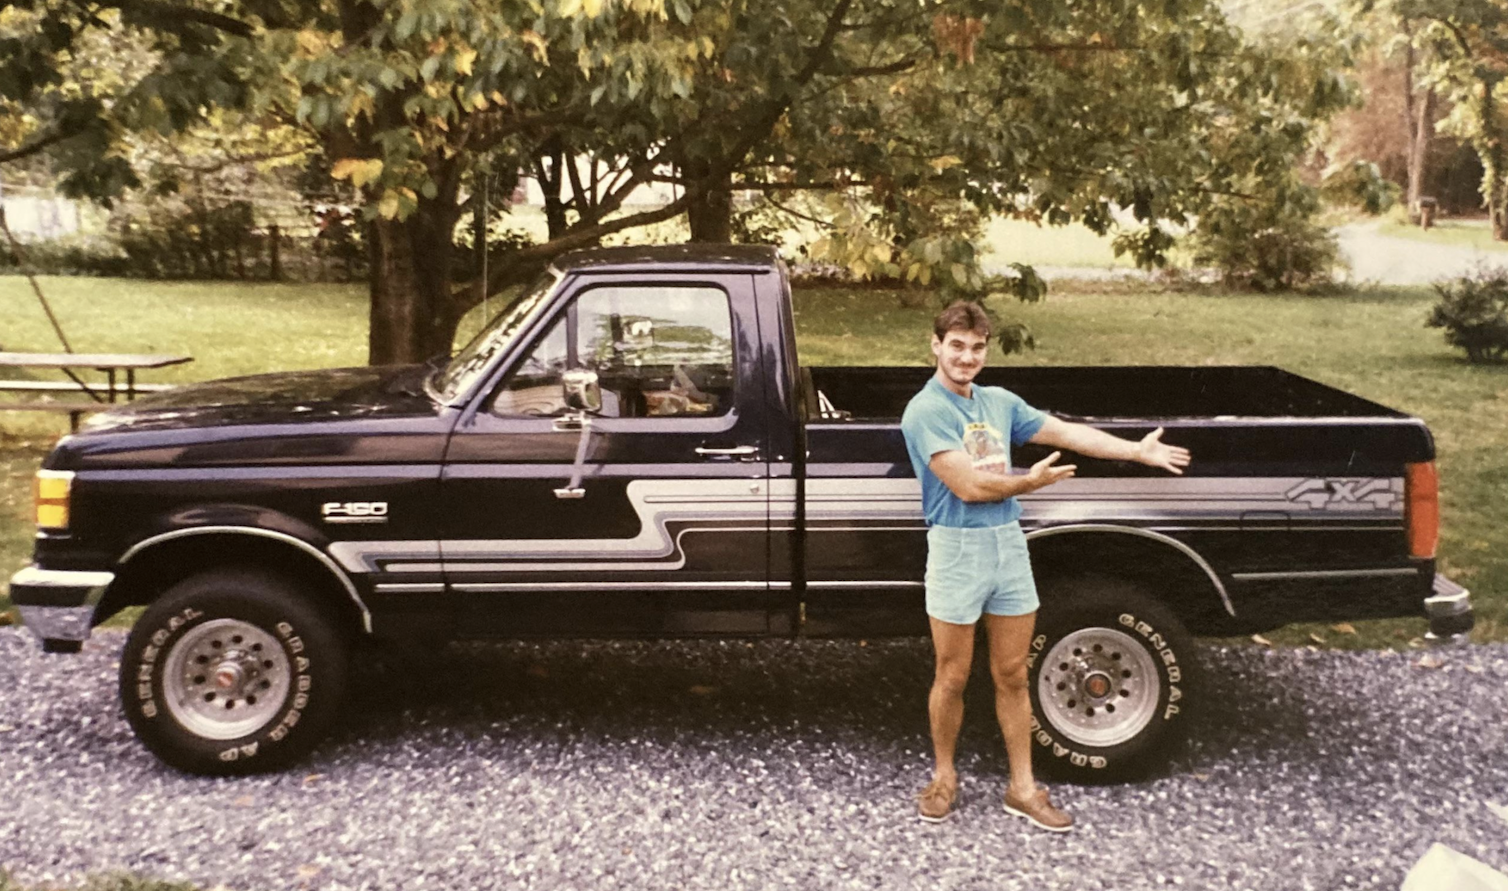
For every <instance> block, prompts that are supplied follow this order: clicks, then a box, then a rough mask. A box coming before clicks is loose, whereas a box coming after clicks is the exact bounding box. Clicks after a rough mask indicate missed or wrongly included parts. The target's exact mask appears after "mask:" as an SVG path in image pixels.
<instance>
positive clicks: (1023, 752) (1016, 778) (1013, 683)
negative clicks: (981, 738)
mask: <svg viewBox="0 0 1508 891" xmlns="http://www.w3.org/2000/svg"><path fill="white" fill-rule="evenodd" d="M1036 622H1037V614H1036V613H1028V614H1026V615H1024V616H992V615H989V614H988V613H986V614H985V616H984V629H985V633H986V634H988V635H989V641H990V677H991V678H993V679H994V681H995V717H996V718H998V719H999V721H1000V734H1001V735H1002V736H1004V737H1005V754H1006V757H1007V758H1008V759H1010V766H1011V779H1010V792H1011V794H1012V795H1013V796H1015V797H1017V798H1025V797H1026V796H1028V795H1031V794H1032V792H1034V791H1035V790H1036V788H1037V780H1036V778H1035V777H1034V776H1033V775H1032V736H1031V733H1032V729H1031V728H1032V701H1031V696H1029V695H1028V693H1027V687H1026V653H1027V648H1028V647H1029V646H1030V645H1031V639H1032V630H1033V629H1034V628H1035V627H1036Z"/></svg>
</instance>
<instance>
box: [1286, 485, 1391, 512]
mask: <svg viewBox="0 0 1508 891" xmlns="http://www.w3.org/2000/svg"><path fill="white" fill-rule="evenodd" d="M1397 483H1398V481H1396V480H1390V479H1307V480H1304V481H1303V482H1301V483H1299V484H1298V485H1297V486H1294V487H1293V488H1291V489H1289V490H1288V491H1287V492H1284V493H1283V495H1284V497H1285V498H1287V499H1288V500H1289V501H1298V502H1301V503H1303V504H1307V505H1309V507H1311V508H1313V509H1314V510H1337V511H1346V510H1355V511H1360V510H1392V509H1394V508H1396V507H1398V506H1399V502H1401V501H1402V498H1403V493H1402V492H1401V491H1400V488H1401V487H1400V486H1399V485H1397Z"/></svg>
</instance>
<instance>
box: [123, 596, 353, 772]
mask: <svg viewBox="0 0 1508 891" xmlns="http://www.w3.org/2000/svg"><path fill="white" fill-rule="evenodd" d="M346 654H347V646H346V642H345V640H344V637H343V635H342V634H341V633H340V632H339V629H338V628H337V626H336V624H335V622H333V621H332V620H331V619H330V618H329V617H327V616H326V615H325V614H324V612H323V611H322V610H320V609H319V608H318V606H317V605H316V604H314V603H313V602H311V601H310V600H309V599H308V598H307V597H305V596H303V595H301V594H300V593H299V592H298V590H297V588H296V586H295V585H294V583H293V582H292V581H290V580H289V579H286V578H284V577H282V576H279V575H275V574H272V573H267V572H264V571H260V570H255V569H219V570H213V571H210V572H205V573H202V574H200V575H196V576H192V577H190V578H188V579H185V580H184V581H182V582H179V583H178V584H176V585H174V586H173V587H172V588H170V589H169V590H168V591H167V592H166V593H164V594H163V596H162V597H161V598H159V599H158V600H157V601H156V602H154V603H153V604H152V605H151V606H149V607H148V608H147V610H146V611H145V612H144V613H143V614H142V616H141V618H140V619H138V620H137V622H136V624H135V626H134V627H133V628H132V630H131V635H130V637H129V638H128V639H127V641H126V650H125V653H124V655H123V657H122V659H121V669H120V672H121V673H120V687H121V701H122V704H123V705H124V708H125V712H126V718H127V720H128V721H129V722H130V724H131V728H132V729H133V730H134V731H135V732H136V735H137V737H138V738H139V739H141V741H142V742H143V743H144V744H145V745H146V746H147V748H148V749H150V750H151V751H152V753H153V754H155V755H156V756H157V757H158V758H160V759H162V761H164V762H165V763H167V764H169V765H171V766H173V767H176V768H178V769H179V770H184V771H188V772H190V773H198V774H208V775H225V774H236V773H248V772H252V771H257V770H267V769H272V768H276V767H281V766H283V765H285V764H287V763H289V762H290V761H292V760H294V759H296V758H298V757H300V756H302V755H304V754H305V753H307V752H308V751H309V749H311V748H313V746H314V745H315V744H316V743H317V742H319V740H320V739H321V738H322V737H323V736H324V733H325V731H326V730H327V729H328V728H329V726H330V723H331V721H332V720H333V719H334V717H335V714H336V712H337V710H338V708H339V705H340V701H341V699H342V698H343V696H344V692H345V685H346V659H347V655H346Z"/></svg>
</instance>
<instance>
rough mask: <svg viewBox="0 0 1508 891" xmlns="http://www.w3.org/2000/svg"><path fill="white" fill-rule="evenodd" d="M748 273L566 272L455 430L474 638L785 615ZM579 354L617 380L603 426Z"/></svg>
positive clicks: (445, 546)
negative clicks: (650, 276) (776, 606)
mask: <svg viewBox="0 0 1508 891" xmlns="http://www.w3.org/2000/svg"><path fill="white" fill-rule="evenodd" d="M749 279H750V276H749V275H747V274H731V273H730V274H707V275H705V276H703V275H697V276H695V277H690V278H688V277H685V275H684V274H682V275H681V276H677V277H674V279H673V280H669V281H664V282H655V281H646V279H645V276H644V275H643V274H642V273H640V274H637V275H634V276H629V275H623V274H616V275H610V274H595V275H583V276H579V277H577V278H576V279H574V280H573V281H571V282H568V283H567V286H566V289H565V292H564V294H563V298H562V304H561V306H560V307H559V308H558V309H557V310H556V313H555V317H554V319H553V321H551V322H549V323H547V324H545V325H543V326H540V328H539V329H538V330H539V331H541V332H542V333H540V334H539V335H538V336H537V337H536V338H535V339H534V342H533V343H532V344H531V345H530V346H529V348H528V349H527V350H526V351H523V352H521V353H515V355H518V356H521V358H519V359H517V360H516V361H512V362H511V367H510V368H508V369H506V370H505V371H504V372H503V373H502V374H501V375H500V376H498V377H497V378H495V380H496V383H495V384H494V385H493V386H492V388H491V389H490V391H489V392H486V393H483V394H480V396H479V397H478V398H477V399H475V400H473V402H472V404H471V405H470V406H469V407H468V409H467V410H466V412H465V413H464V414H463V415H462V418H461V420H460V422H459V423H458V425H457V427H456V429H455V432H454V434H453V435H452V437H451V441H450V446H449V449H448V451H447V455H446V461H445V467H444V470H443V475H442V481H441V503H442V506H443V515H444V520H443V522H442V541H441V555H442V560H443V563H444V569H445V575H446V581H447V584H448V586H449V588H450V590H451V591H453V592H454V593H455V594H456V595H457V597H456V601H457V603H458V605H459V607H460V613H459V616H458V620H459V621H458V631H459V633H460V634H461V635H462V636H488V635H505V636H518V635H534V634H541V635H561V634H568V635H623V634H627V635H680V634H699V633H708V634H728V633H739V634H763V633H765V632H766V631H767V628H768V612H769V609H770V608H771V604H770V603H769V597H770V587H769V580H768V562H769V557H768V550H769V517H768V477H769V465H768V456H767V454H766V442H765V434H764V429H763V428H764V425H763V423H762V421H763V419H762V417H761V416H760V414H761V413H760V406H761V405H762V404H763V392H762V391H763V380H762V377H761V373H760V362H761V357H760V351H759V336H758V328H757V322H756V320H755V315H754V308H753V296H752V289H751V286H750V282H749ZM568 371H587V372H591V373H594V374H595V375H596V380H597V383H598V386H599V387H600V393H601V408H600V410H598V411H595V412H591V413H589V414H588V417H587V421H586V426H587V428H588V429H587V430H586V431H585V434H584V435H585V441H584V443H583V430H582V429H581V428H582V426H583V425H582V424H581V422H580V420H579V418H580V413H579V412H573V410H572V408H571V407H570V406H568V405H567V404H566V397H565V394H564V392H563V378H564V377H565V375H566V373H567V372H568ZM573 377H579V375H573Z"/></svg>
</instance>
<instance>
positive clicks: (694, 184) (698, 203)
mask: <svg viewBox="0 0 1508 891" xmlns="http://www.w3.org/2000/svg"><path fill="white" fill-rule="evenodd" d="M682 169H683V173H684V174H685V177H686V180H687V188H688V189H691V190H693V191H695V190H696V189H698V188H701V192H700V194H698V195H696V197H695V198H693V199H692V201H691V205H690V206H689V207H688V208H686V219H687V222H689V223H690V224H691V240H692V241H694V242H700V243H704V244H731V243H732V241H733V175H732V174H731V173H726V174H723V175H722V176H720V177H718V178H717V179H716V180H715V181H713V182H710V183H708V182H707V180H708V177H709V175H710V173H711V165H710V164H708V163H707V162H705V161H688V162H687V163H686V164H685V166H684V167H683V168H682Z"/></svg>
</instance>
